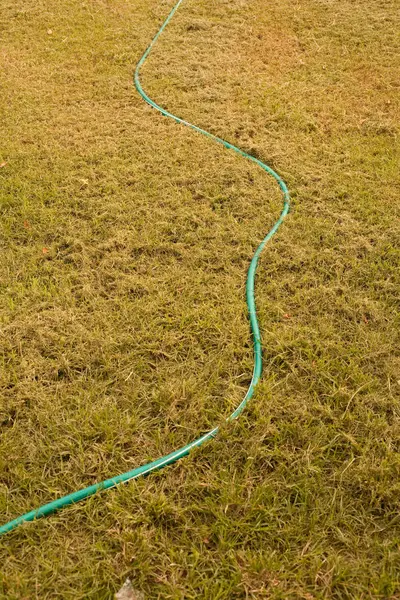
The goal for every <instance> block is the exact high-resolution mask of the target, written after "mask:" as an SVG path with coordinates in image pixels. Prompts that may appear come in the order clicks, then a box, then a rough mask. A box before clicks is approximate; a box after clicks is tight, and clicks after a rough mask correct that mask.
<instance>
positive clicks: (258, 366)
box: [0, 0, 290, 535]
mask: <svg viewBox="0 0 400 600" xmlns="http://www.w3.org/2000/svg"><path fill="white" fill-rule="evenodd" d="M182 1H183V0H178V2H177V3H176V4H175V6H174V8H173V9H172V10H171V12H170V13H169V15H168V17H167V18H166V19H165V21H164V23H163V24H162V26H161V27H160V29H159V31H158V32H157V34H156V35H155V37H154V38H153V40H152V42H151V43H150V45H149V47H148V48H147V50H146V52H145V53H144V54H143V56H142V58H141V59H140V61H139V62H138V64H137V67H136V70H135V77H134V81H135V86H136V89H137V91H138V92H139V94H140V95H141V96H142V98H143V99H144V100H145V101H146V102H147V103H148V104H150V106H152V107H153V108H156V109H157V110H158V111H160V112H161V113H162V114H163V115H165V116H167V117H171V118H172V119H174V120H175V121H176V122H178V123H181V124H182V125H187V126H188V127H191V128H192V129H194V130H195V131H198V132H199V133H202V134H203V135H206V136H207V137H209V138H211V139H212V140H214V141H215V142H218V143H219V144H223V145H224V146H225V148H228V149H229V150H234V151H235V152H237V153H238V154H240V155H241V156H244V157H245V158H248V159H249V160H251V161H253V162H255V163H256V164H257V165H259V166H260V167H261V168H262V169H264V171H266V172H267V173H268V174H269V175H272V177H274V178H275V180H276V181H277V182H278V185H279V187H280V189H281V191H282V194H283V208H282V212H281V214H280V216H279V218H278V220H277V221H276V223H275V224H274V226H273V227H272V229H271V230H270V231H269V232H268V234H267V235H266V236H265V238H264V239H263V240H262V242H261V243H260V245H259V246H258V248H257V250H256V251H255V253H254V255H253V258H252V260H251V263H250V267H249V270H248V273H247V281H246V300H247V306H248V311H249V319H250V326H251V332H252V335H253V346H254V368H253V376H252V379H251V382H250V385H249V388H248V390H247V393H246V395H245V397H244V398H243V400H242V401H241V403H240V404H239V406H238V407H237V408H236V409H235V410H234V412H233V413H232V414H231V415H230V416H229V417H228V418H227V421H228V422H229V421H232V420H233V419H236V417H238V416H239V415H240V413H241V412H242V411H243V409H244V407H245V406H246V404H247V402H248V401H249V400H250V398H251V397H252V396H253V394H254V390H255V387H256V385H257V383H258V381H259V380H260V377H261V372H262V348H261V337H260V329H259V325H258V320H257V314H256V305H255V299H254V280H255V274H256V269H257V264H258V259H259V257H260V254H261V252H262V250H263V249H264V246H265V244H266V243H267V242H268V241H269V240H270V239H271V238H272V236H273V235H274V234H275V233H276V232H277V230H278V228H279V226H280V225H281V223H282V221H283V220H284V218H285V217H286V215H287V214H288V212H289V206H290V198H289V191H288V189H287V187H286V185H285V183H284V181H283V180H282V179H281V178H280V177H279V175H278V174H277V173H275V171H274V170H273V169H271V168H270V167H268V165H266V164H264V163H263V162H261V161H260V160H258V159H257V158H255V157H254V156H251V155H250V154H247V152H244V151H243V150H240V148H237V147H236V146H234V145H233V144H230V143H229V142H226V141H225V140H223V139H221V138H219V137H217V136H215V135H213V134H212V133H209V132H208V131H205V130H204V129H201V128H200V127H197V126H196V125H192V123H188V122H187V121H185V120H184V119H181V118H180V117H177V116H176V115H173V114H172V113H170V112H168V111H167V110H165V109H164V108H162V107H161V106H159V105H158V104H156V103H155V102H154V101H153V100H152V99H151V98H149V97H148V95H147V94H146V92H144V91H143V88H142V86H141V84H140V80H139V72H140V69H141V67H142V65H143V63H144V62H145V60H146V58H147V57H148V55H149V53H150V51H151V49H152V47H153V46H154V44H155V43H156V41H157V39H158V38H159V36H160V35H161V33H162V32H163V30H164V29H165V27H166V26H167V25H168V23H169V21H170V20H171V19H172V17H173V15H174V13H175V11H176V10H177V9H178V7H179V5H180V4H181V3H182ZM218 431H219V427H214V429H212V430H211V431H209V432H208V433H205V434H204V435H202V436H201V437H199V438H197V439H196V440H194V441H193V442H190V444H187V445H186V446H183V447H182V448H179V449H178V450H175V451H174V452H171V454H168V455H166V456H163V457H161V458H159V459H157V460H155V461H153V462H150V463H147V464H146V465H142V466H141V467H137V468H136V469H133V471H128V472H127V473H122V474H121V475H116V476H115V477H112V478H111V479H106V480H105V481H102V482H100V483H96V484H94V485H91V486H89V487H87V488H84V489H82V490H78V491H76V492H73V493H72V494H68V496H64V497H63V498H59V499H58V500H54V501H53V502H49V503H48V504H44V505H43V506H40V507H39V508H36V509H35V510H32V511H30V512H28V513H26V514H24V515H21V516H19V517H17V518H16V519H14V520H12V521H9V522H8V523H5V524H4V525H2V526H1V527H0V535H3V534H5V533H7V532H9V531H11V530H12V529H15V528H16V527H18V525H21V524H22V523H25V522H26V521H34V520H35V519H38V518H39V517H44V516H46V515H50V514H51V513H54V512H56V511H57V510H59V509H61V508H63V507H64V506H68V505H69V504H74V503H75V502H79V501H80V500H84V499H85V498H88V497H89V496H92V495H93V494H95V493H96V492H99V491H101V490H106V489H109V488H113V487H115V486H117V485H118V484H120V483H124V482H126V481H131V480H132V479H137V478H138V477H140V476H142V475H147V474H148V473H150V472H151V471H155V470H156V469H161V468H163V467H165V466H167V465H170V464H171V463H173V462H175V461H177V460H179V459H180V458H182V457H183V456H186V455H187V454H189V452H190V451H191V450H192V448H196V447H198V446H202V445H203V444H204V443H205V442H207V441H208V440H210V439H212V438H214V437H215V436H216V434H217V433H218Z"/></svg>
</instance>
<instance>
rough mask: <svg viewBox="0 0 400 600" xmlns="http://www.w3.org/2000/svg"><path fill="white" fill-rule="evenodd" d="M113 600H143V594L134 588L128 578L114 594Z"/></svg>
mask: <svg viewBox="0 0 400 600" xmlns="http://www.w3.org/2000/svg"><path fill="white" fill-rule="evenodd" d="M115 600H145V597H144V594H143V593H142V592H140V591H139V590H135V589H134V588H133V586H132V583H131V580H130V579H129V578H128V579H127V580H126V581H125V583H124V585H123V586H122V588H121V589H120V590H119V592H117V593H116V594H115Z"/></svg>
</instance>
